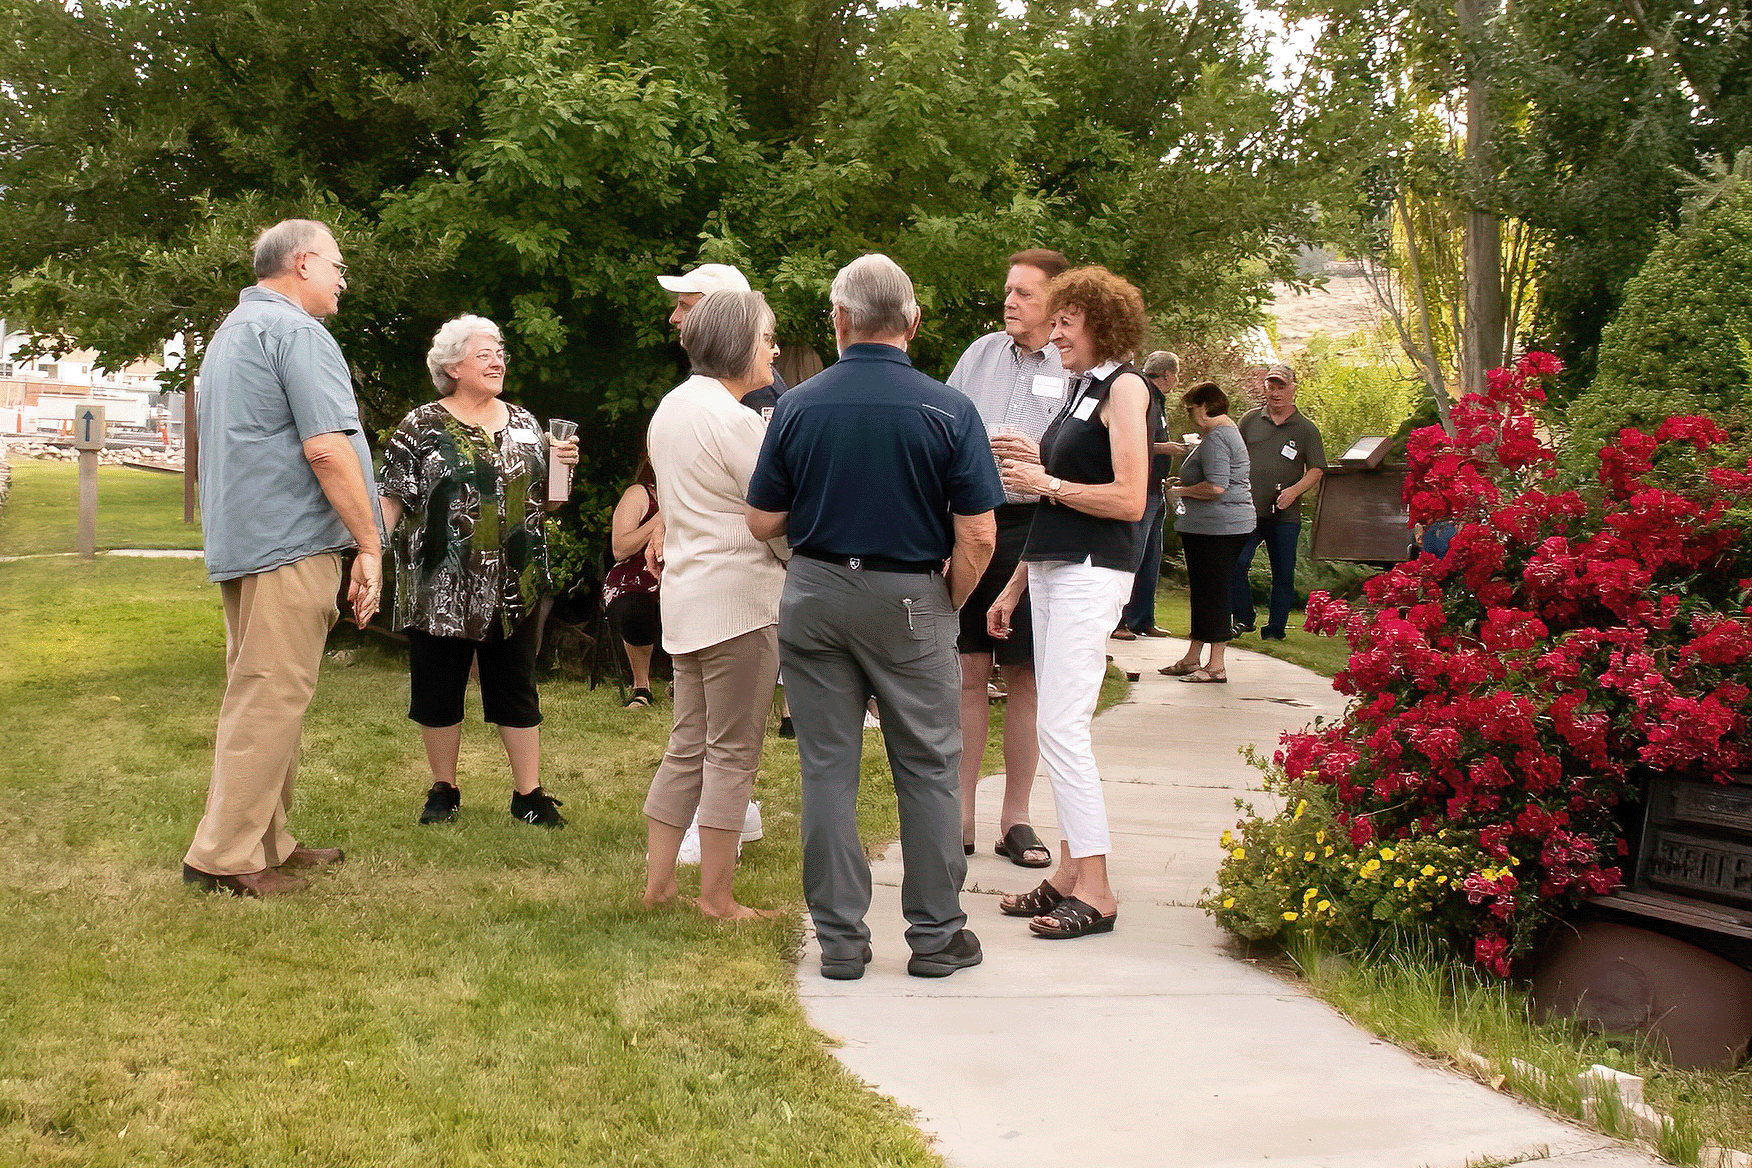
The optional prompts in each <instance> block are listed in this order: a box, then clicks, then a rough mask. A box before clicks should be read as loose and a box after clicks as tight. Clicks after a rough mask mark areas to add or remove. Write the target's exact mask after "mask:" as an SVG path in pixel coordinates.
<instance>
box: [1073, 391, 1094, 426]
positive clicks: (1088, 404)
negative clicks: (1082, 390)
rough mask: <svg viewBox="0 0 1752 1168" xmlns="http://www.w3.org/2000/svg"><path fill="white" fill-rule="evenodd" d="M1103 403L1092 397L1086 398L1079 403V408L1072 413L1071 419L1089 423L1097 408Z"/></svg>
mask: <svg viewBox="0 0 1752 1168" xmlns="http://www.w3.org/2000/svg"><path fill="white" fill-rule="evenodd" d="M1100 404H1101V402H1100V401H1098V400H1097V399H1095V398H1092V397H1086V398H1084V399H1083V400H1082V401H1080V402H1078V403H1077V408H1076V409H1074V410H1072V411H1071V417H1073V418H1076V419H1077V420H1078V421H1080V422H1087V421H1088V420H1089V419H1090V418H1093V417H1094V416H1095V407H1096V406H1098V405H1100Z"/></svg>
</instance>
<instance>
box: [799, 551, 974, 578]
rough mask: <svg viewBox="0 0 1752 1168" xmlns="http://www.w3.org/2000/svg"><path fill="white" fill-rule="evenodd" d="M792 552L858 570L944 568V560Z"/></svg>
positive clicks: (918, 571)
mask: <svg viewBox="0 0 1752 1168" xmlns="http://www.w3.org/2000/svg"><path fill="white" fill-rule="evenodd" d="M791 552H792V554H794V555H799V556H802V557H803V558H804V559H807V560H820V561H821V562H822V563H824V564H839V565H840V566H841V567H845V568H851V569H852V570H853V571H858V572H905V573H909V574H913V575H924V574H926V573H930V572H941V571H942V570H943V561H942V560H897V559H894V558H892V557H890V556H842V555H840V554H839V553H838V552H818V551H815V550H814V549H812V548H792V549H791Z"/></svg>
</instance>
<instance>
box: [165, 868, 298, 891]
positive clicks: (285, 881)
mask: <svg viewBox="0 0 1752 1168" xmlns="http://www.w3.org/2000/svg"><path fill="white" fill-rule="evenodd" d="M182 878H183V883H184V884H192V885H194V886H195V887H197V888H199V889H201V890H202V891H204V892H217V891H219V890H220V889H222V888H223V889H224V890H225V891H226V892H229V893H230V894H231V895H233V896H280V895H282V894H283V893H287V892H297V891H299V890H300V889H304V888H308V887H310V881H308V880H306V879H304V877H302V876H288V875H286V873H284V872H280V871H276V870H275V869H273V868H263V869H262V870H261V871H260V872H244V873H241V874H239V875H236V876H215V875H213V874H212V873H210V872H203V871H201V870H200V869H199V868H191V867H189V866H188V865H187V864H184V865H183V871H182Z"/></svg>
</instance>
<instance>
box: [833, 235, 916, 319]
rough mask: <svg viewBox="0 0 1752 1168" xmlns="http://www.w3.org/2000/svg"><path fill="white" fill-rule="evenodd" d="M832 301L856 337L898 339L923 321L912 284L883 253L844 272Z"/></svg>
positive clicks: (859, 260)
mask: <svg viewBox="0 0 1752 1168" xmlns="http://www.w3.org/2000/svg"><path fill="white" fill-rule="evenodd" d="M829 297H830V298H831V299H832V301H833V305H834V307H835V308H838V309H839V310H840V311H841V312H843V313H845V321H846V332H847V333H848V334H849V335H851V336H854V337H892V336H898V335H899V334H901V333H904V332H906V331H907V330H909V329H911V328H912V327H913V326H914V325H915V324H917V323H918V320H919V302H918V300H916V299H915V298H914V296H913V283H912V280H911V279H910V278H909V277H908V276H907V274H906V273H905V272H903V271H901V268H900V265H899V264H897V263H895V262H894V261H893V260H891V259H889V258H888V257H887V256H885V255H882V254H881V253H879V252H873V253H871V254H870V255H862V256H859V257H858V258H857V259H855V260H853V261H852V262H851V263H849V264H847V265H846V266H845V267H843V268H841V269H840V270H839V274H838V275H837V276H835V277H834V278H833V290H832V291H831V292H830V293H829Z"/></svg>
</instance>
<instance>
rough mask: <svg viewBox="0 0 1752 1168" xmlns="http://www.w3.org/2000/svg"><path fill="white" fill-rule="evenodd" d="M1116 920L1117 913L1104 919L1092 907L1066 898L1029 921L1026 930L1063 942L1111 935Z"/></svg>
mask: <svg viewBox="0 0 1752 1168" xmlns="http://www.w3.org/2000/svg"><path fill="white" fill-rule="evenodd" d="M1118 919H1119V913H1117V912H1115V913H1113V914H1112V915H1111V916H1105V917H1104V916H1102V915H1101V913H1100V912H1099V910H1097V909H1096V908H1095V906H1094V905H1092V904H1084V903H1083V902H1082V901H1080V900H1078V899H1077V898H1076V897H1074V896H1067V897H1065V898H1064V899H1063V900H1062V901H1060V902H1059V905H1058V907H1057V908H1055V909H1053V910H1052V911H1051V912H1049V913H1042V914H1041V915H1040V916H1037V917H1036V918H1035V919H1034V920H1032V921H1029V922H1028V928H1029V930H1030V931H1031V932H1033V934H1034V935H1035V936H1036V937H1046V938H1047V939H1049V940H1053V941H1063V940H1068V939H1069V938H1071V937H1087V936H1089V935H1090V934H1091V933H1111V932H1113V922H1114V921H1117V920H1118Z"/></svg>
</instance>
